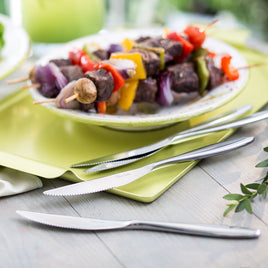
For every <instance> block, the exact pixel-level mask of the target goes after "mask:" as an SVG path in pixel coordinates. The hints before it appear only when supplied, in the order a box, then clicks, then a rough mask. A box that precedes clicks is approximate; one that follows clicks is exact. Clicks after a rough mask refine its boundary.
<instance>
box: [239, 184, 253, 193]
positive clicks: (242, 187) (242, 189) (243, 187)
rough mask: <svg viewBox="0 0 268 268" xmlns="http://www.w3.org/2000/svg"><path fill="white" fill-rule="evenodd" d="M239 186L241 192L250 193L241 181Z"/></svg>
mask: <svg viewBox="0 0 268 268" xmlns="http://www.w3.org/2000/svg"><path fill="white" fill-rule="evenodd" d="M240 188H241V191H242V193H244V194H252V192H251V191H249V190H248V189H247V187H245V185H243V184H242V183H240Z"/></svg>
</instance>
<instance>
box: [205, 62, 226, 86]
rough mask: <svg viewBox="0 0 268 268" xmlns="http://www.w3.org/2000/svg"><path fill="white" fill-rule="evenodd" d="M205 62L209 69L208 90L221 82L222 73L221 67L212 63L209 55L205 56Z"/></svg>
mask: <svg viewBox="0 0 268 268" xmlns="http://www.w3.org/2000/svg"><path fill="white" fill-rule="evenodd" d="M206 64H207V68H208V71H209V81H208V86H207V88H208V89H209V90H210V89H213V88H215V87H217V86H219V85H220V84H222V83H223V76H224V73H223V71H222V69H219V68H218V67H216V66H215V65H214V61H213V59H212V58H211V57H206Z"/></svg>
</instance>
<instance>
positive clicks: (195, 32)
mask: <svg viewBox="0 0 268 268" xmlns="http://www.w3.org/2000/svg"><path fill="white" fill-rule="evenodd" d="M184 33H185V34H187V36H188V40H189V41H190V43H191V44H193V46H194V49H197V48H199V47H201V46H202V44H203V43H204V41H205V39H206V34H205V31H202V29H200V28H199V27H195V26H192V25H189V26H187V27H186V28H185V30H184Z"/></svg>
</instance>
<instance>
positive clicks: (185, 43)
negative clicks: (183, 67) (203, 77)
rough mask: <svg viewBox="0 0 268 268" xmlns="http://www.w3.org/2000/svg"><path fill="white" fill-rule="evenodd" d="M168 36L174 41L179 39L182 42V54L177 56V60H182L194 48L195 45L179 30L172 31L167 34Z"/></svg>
mask: <svg viewBox="0 0 268 268" xmlns="http://www.w3.org/2000/svg"><path fill="white" fill-rule="evenodd" d="M167 38H168V39H170V40H173V41H177V42H180V43H182V55H181V56H180V57H178V58H176V60H177V61H179V62H182V61H183V60H184V59H185V58H186V57H187V56H188V55H189V54H190V53H191V52H192V51H193V49H194V46H193V45H192V44H191V43H190V42H188V41H187V40H185V39H184V38H183V37H182V36H181V35H179V34H178V33H177V32H171V33H169V34H168V35H167Z"/></svg>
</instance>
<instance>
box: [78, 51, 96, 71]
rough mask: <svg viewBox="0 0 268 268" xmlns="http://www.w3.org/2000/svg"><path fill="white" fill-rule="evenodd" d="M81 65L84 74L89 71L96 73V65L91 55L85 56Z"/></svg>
mask: <svg viewBox="0 0 268 268" xmlns="http://www.w3.org/2000/svg"><path fill="white" fill-rule="evenodd" d="M80 65H81V67H82V70H83V72H84V73H85V72H88V71H94V70H95V68H94V67H95V65H96V63H95V62H94V61H93V60H91V58H90V56H89V55H83V56H82V57H81V60H80Z"/></svg>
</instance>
